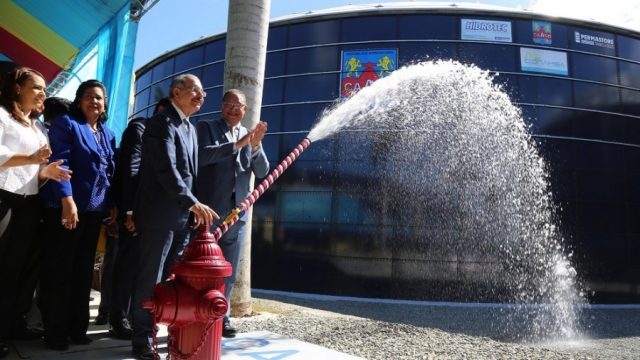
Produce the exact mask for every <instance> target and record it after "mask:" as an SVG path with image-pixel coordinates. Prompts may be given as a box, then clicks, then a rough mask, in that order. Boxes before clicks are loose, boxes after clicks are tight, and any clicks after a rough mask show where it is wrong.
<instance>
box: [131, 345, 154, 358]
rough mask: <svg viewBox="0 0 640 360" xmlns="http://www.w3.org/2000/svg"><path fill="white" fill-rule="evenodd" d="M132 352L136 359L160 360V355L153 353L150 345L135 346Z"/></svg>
mask: <svg viewBox="0 0 640 360" xmlns="http://www.w3.org/2000/svg"><path fill="white" fill-rule="evenodd" d="M131 352H132V353H133V356H135V357H136V359H140V360H160V355H158V354H156V353H154V352H153V349H152V348H151V346H149V345H133V347H132V348H131Z"/></svg>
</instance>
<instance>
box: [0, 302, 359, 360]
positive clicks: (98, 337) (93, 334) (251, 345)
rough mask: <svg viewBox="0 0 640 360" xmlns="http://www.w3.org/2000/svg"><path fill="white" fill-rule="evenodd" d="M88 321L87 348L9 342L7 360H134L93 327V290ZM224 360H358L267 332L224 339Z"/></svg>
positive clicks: (122, 344) (162, 335)
mask: <svg viewBox="0 0 640 360" xmlns="http://www.w3.org/2000/svg"><path fill="white" fill-rule="evenodd" d="M91 296H92V298H93V301H92V302H91V307H90V309H91V322H90V325H89V331H88V336H89V337H90V338H92V339H93V342H92V343H91V344H89V345H71V346H70V347H69V350H67V351H64V352H61V351H54V350H50V349H48V348H47V347H46V346H45V345H44V342H43V341H42V340H29V341H13V342H11V343H10V347H11V352H10V354H9V356H8V357H7V358H5V359H6V360H19V359H32V360H45V359H65V360H66V359H69V360H80V359H92V360H101V359H109V360H116V359H118V360H128V359H134V357H133V355H132V354H131V343H130V341H126V340H118V339H113V338H111V337H110V336H109V326H108V325H95V324H93V319H94V318H95V316H96V315H97V314H98V305H99V304H100V293H99V292H97V291H92V294H91ZM158 340H159V342H160V345H159V352H160V355H161V357H162V358H163V359H164V358H166V356H167V346H166V342H167V328H166V326H162V325H161V326H160V331H159V333H158ZM222 347H223V350H222V356H221V358H222V359H223V360H234V359H248V358H252V359H256V358H263V357H261V356H262V355H261V354H265V356H268V357H266V358H268V359H272V358H274V357H273V356H276V358H278V359H282V358H285V357H286V358H287V359H288V360H289V359H290V360H310V359H318V360H321V359H322V360H324V359H335V360H358V359H361V358H358V357H355V356H351V355H347V354H343V353H340V352H337V351H334V350H331V349H327V348H323V347H320V346H317V345H313V344H309V343H305V342H302V341H298V340H295V339H291V338H287V337H285V336H282V335H278V334H274V333H271V332H269V331H253V332H244V333H240V334H238V335H237V336H236V337H235V338H233V339H223V343H222Z"/></svg>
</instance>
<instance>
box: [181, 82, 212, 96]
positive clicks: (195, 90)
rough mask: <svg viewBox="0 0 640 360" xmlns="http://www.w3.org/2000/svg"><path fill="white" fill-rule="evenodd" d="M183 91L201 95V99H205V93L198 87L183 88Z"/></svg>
mask: <svg viewBox="0 0 640 360" xmlns="http://www.w3.org/2000/svg"><path fill="white" fill-rule="evenodd" d="M183 89H185V90H189V91H191V92H192V93H194V94H202V97H207V92H206V91H204V89H203V88H201V87H200V86H195V85H194V86H192V87H183Z"/></svg>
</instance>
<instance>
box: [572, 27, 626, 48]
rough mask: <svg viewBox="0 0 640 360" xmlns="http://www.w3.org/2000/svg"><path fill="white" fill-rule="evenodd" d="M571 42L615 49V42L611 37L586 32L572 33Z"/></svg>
mask: <svg viewBox="0 0 640 360" xmlns="http://www.w3.org/2000/svg"><path fill="white" fill-rule="evenodd" d="M573 41H574V42H575V43H576V44H581V45H588V46H597V47H601V48H605V49H611V50H613V49H615V48H616V41H615V39H614V38H613V36H607V35H602V34H598V33H593V32H587V31H574V32H573Z"/></svg>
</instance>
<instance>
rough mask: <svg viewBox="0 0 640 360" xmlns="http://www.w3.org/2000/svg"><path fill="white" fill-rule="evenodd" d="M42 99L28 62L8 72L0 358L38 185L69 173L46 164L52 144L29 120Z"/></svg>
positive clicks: (1, 158)
mask: <svg viewBox="0 0 640 360" xmlns="http://www.w3.org/2000/svg"><path fill="white" fill-rule="evenodd" d="M45 98H46V95H45V81H44V77H43V76H42V74H40V73H39V72H37V71H35V70H33V69H29V68H26V67H19V68H17V69H15V70H13V71H12V72H11V73H9V75H8V76H7V78H6V82H5V84H4V86H3V88H2V92H1V93H0V105H1V106H0V216H2V217H3V218H4V219H3V220H2V221H1V222H0V224H1V225H4V226H0V233H1V234H0V358H2V357H5V356H6V355H7V354H8V352H9V349H8V347H7V345H6V344H5V343H4V342H3V340H5V339H7V338H10V337H11V335H12V332H13V331H15V330H16V327H18V326H20V325H21V324H16V322H17V321H20V320H21V319H16V314H15V308H16V298H17V296H18V293H19V291H21V290H20V287H21V285H22V283H23V281H24V277H25V275H26V274H28V273H29V272H32V271H33V269H25V266H24V264H25V262H26V259H27V258H28V255H29V251H33V249H34V246H37V241H38V239H37V237H38V233H37V229H38V224H39V221H40V207H41V204H40V200H39V198H38V189H39V185H40V184H41V183H42V182H44V181H45V180H46V179H54V180H57V181H68V180H69V179H70V178H71V171H69V170H67V169H64V168H62V167H61V166H60V165H61V164H62V161H58V162H53V163H50V164H47V163H48V161H49V155H50V154H51V149H49V145H48V142H47V137H46V136H45V134H44V132H43V130H42V129H43V127H42V125H41V123H40V122H39V121H37V120H35V119H32V115H33V113H34V112H36V111H37V110H38V109H41V108H42V107H43V103H44V100H45ZM7 218H8V219H7Z"/></svg>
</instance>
